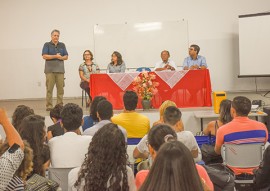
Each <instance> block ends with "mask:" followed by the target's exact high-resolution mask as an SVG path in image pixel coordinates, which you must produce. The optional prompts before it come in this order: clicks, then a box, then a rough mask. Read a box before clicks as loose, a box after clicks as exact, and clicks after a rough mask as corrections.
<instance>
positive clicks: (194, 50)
mask: <svg viewBox="0 0 270 191" xmlns="http://www.w3.org/2000/svg"><path fill="white" fill-rule="evenodd" d="M199 52H200V47H199V46H198V45H196V44H192V45H190V48H189V50H188V53H189V57H186V58H185V60H184V63H183V68H184V70H194V69H206V68H207V64H206V59H205V57H203V56H200V55H198V54H199Z"/></svg>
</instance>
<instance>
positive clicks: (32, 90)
mask: <svg viewBox="0 0 270 191" xmlns="http://www.w3.org/2000/svg"><path fill="white" fill-rule="evenodd" d="M269 7H270V1H269V0H257V1H255V0H238V1H235V0H227V1H216V0H204V1H201V0H189V1H183V0H169V1H164V0H148V1H144V0H137V1H131V0H114V1H109V0H107V1H105V0H80V1H71V0H58V1H52V0H47V1H36V0H24V1H19V0H1V1H0V23H1V30H0V42H1V43H0V85H1V91H0V99H21V98H44V97H45V76H44V73H43V70H44V61H43V60H42V59H41V49H42V46H43V44H44V42H46V41H49V40H50V32H51V30H52V29H54V28H57V29H59V30H60V31H61V36H60V41H63V42H64V43H65V44H66V46H67V49H68V52H69V55H70V56H69V60H68V61H66V77H67V79H66V88H65V97H73V96H80V94H81V90H80V88H79V86H78V85H79V81H80V80H79V77H78V66H79V64H80V63H81V62H82V52H83V51H84V50H85V49H93V25H94V24H117V23H124V22H133V23H134V22H135V23H136V22H150V21H175V20H179V19H183V18H184V19H187V20H188V25H189V40H190V43H196V44H199V45H200V47H201V54H202V55H204V56H205V57H206V58H207V62H208V65H209V68H210V72H211V79H212V87H213V90H255V85H254V79H237V75H238V73H239V72H238V71H239V53H238V52H239V51H238V15H242V14H248V13H257V12H265V11H267V10H269ZM157 40H158V39H157ZM104 48H106V47H104ZM182 51H186V52H187V50H182ZM146 54H147V50H146ZM171 56H172V58H173V55H171ZM158 57H159V55H157V58H158ZM101 67H102V68H105V67H106V66H101ZM269 81H270V80H269V78H265V79H258V80H257V82H258V88H259V89H268V83H269ZM39 82H40V83H41V86H39Z"/></svg>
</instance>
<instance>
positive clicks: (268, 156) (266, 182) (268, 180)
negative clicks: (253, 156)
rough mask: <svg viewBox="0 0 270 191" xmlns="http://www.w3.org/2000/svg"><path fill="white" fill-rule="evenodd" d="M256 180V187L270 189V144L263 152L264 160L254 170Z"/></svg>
mask: <svg viewBox="0 0 270 191" xmlns="http://www.w3.org/2000/svg"><path fill="white" fill-rule="evenodd" d="M254 178H255V179H254V180H255V188H256V189H258V190H259V189H264V188H267V187H268V188H269V189H270V145H268V147H267V148H266V150H265V151H264V154H263V160H262V163H261V164H260V166H259V168H258V169H256V170H254Z"/></svg>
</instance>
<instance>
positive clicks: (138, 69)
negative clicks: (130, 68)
mask: <svg viewBox="0 0 270 191" xmlns="http://www.w3.org/2000/svg"><path fill="white" fill-rule="evenodd" d="M142 71H148V72H151V69H150V68H147V67H140V68H137V69H136V72H142Z"/></svg>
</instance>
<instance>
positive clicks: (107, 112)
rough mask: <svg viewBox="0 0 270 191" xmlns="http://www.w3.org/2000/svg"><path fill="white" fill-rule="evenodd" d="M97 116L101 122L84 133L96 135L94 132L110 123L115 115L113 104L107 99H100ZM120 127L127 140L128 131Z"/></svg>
mask: <svg viewBox="0 0 270 191" xmlns="http://www.w3.org/2000/svg"><path fill="white" fill-rule="evenodd" d="M97 116H98V119H99V122H98V123H97V124H95V125H93V126H92V127H91V128H88V129H86V130H85V131H84V132H83V135H91V136H94V134H95V133H96V132H97V131H98V130H99V129H100V128H102V127H103V126H104V125H106V124H108V123H111V117H112V116H113V106H112V104H111V103H110V102H109V101H107V100H102V101H100V102H99V103H98V105H97ZM118 127H119V126H118ZM119 129H120V130H121V131H122V133H123V135H124V136H125V140H127V131H126V130H125V129H124V128H123V127H119Z"/></svg>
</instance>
